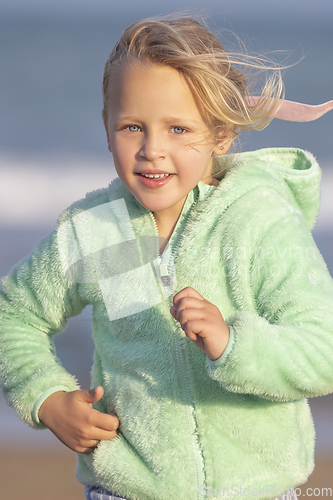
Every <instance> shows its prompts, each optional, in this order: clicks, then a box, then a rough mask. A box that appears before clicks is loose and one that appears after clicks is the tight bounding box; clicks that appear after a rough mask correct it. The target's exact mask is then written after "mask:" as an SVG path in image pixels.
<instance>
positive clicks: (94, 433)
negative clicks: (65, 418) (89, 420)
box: [86, 427, 118, 446]
mask: <svg viewBox="0 0 333 500" xmlns="http://www.w3.org/2000/svg"><path fill="white" fill-rule="evenodd" d="M89 434H90V436H89V438H90V440H92V441H109V440H110V439H114V438H115V437H116V436H117V435H118V433H117V431H116V430H113V431H106V430H105V429H100V428H99V427H94V428H93V429H91V431H90V433H89ZM86 444H87V446H91V445H90V443H86Z"/></svg>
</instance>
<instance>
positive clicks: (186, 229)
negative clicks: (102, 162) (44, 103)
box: [0, 19, 333, 500]
mask: <svg viewBox="0 0 333 500" xmlns="http://www.w3.org/2000/svg"><path fill="white" fill-rule="evenodd" d="M248 64H250V65H252V66H253V64H254V63H253V62H251V61H250V62H249V63H248ZM103 84H104V85H103V91H104V110H103V117H104V123H105V128H106V132H107V139H108V146H109V150H110V151H111V152H112V155H113V158H114V163H115V167H116V170H117V172H118V175H119V178H117V179H116V180H115V181H114V182H112V183H111V185H110V186H109V187H108V188H106V189H102V190H100V191H96V192H92V193H90V194H88V195H87V197H86V198H85V199H84V200H81V201H79V202H76V203H74V204H73V205H72V206H71V207H70V208H69V209H68V210H67V211H66V212H65V213H64V214H62V216H61V217H60V219H59V222H58V225H57V227H56V229H55V231H54V233H53V234H51V235H50V236H49V237H48V238H45V239H44V240H43V241H42V242H41V243H40V244H39V245H38V246H37V247H36V249H35V250H34V252H33V253H32V254H31V256H30V257H28V258H27V259H25V260H23V261H21V262H20V263H19V264H18V266H17V267H16V268H14V269H13V270H12V272H11V274H10V275H9V277H8V278H7V279H6V280H4V281H3V287H2V294H1V297H0V333H1V376H2V387H3V393H4V396H5V398H6V400H7V402H8V403H9V404H10V405H12V406H14V407H15V408H16V410H17V412H18V414H19V416H20V417H21V418H22V419H23V420H24V421H26V422H27V423H28V424H29V425H31V426H33V427H35V428H44V427H45V426H46V427H48V428H49V429H51V431H52V432H53V433H54V434H55V435H56V436H57V437H58V438H59V439H60V440H61V441H62V442H63V443H64V444H66V445H67V446H68V447H70V448H71V449H73V450H75V451H76V452H78V466H77V478H78V480H79V481H80V482H82V483H83V484H85V485H86V489H85V495H86V498H87V499H90V500H95V499H112V498H126V499H130V500H170V499H173V500H178V499H182V500H194V499H198V498H201V497H205V496H209V497H211V498H220V497H222V496H226V497H228V496H243V495H244V496H247V497H250V498H256V499H265V498H275V497H281V496H282V495H286V494H287V492H288V490H290V491H289V495H290V496H291V497H292V496H293V493H292V490H291V489H292V487H296V486H298V485H300V484H301V483H303V482H305V481H306V479H307V477H308V476H309V474H310V473H311V471H312V469H313V450H314V429H313V423H312V419H311V414H310V410H309V406H308V403H307V400H306V399H305V398H307V397H311V396H318V395H320V394H327V393H329V392H331V391H332V390H333V365H332V361H331V360H332V357H333V326H332V325H333V311H332V299H333V283H332V280H331V278H330V276H329V273H328V271H327V269H326V266H325V263H324V262H323V260H322V257H321V255H320V253H319V251H318V250H317V248H316V246H315V244H314V242H313V240H312V237H311V233H310V228H311V227H312V226H313V223H314V220H315V217H316V215H317V211H318V202H319V180H320V170H319V167H318V165H317V163H316V161H315V160H314V158H313V157H312V156H311V155H310V154H309V153H305V152H303V151H300V150H294V149H273V150H260V151H256V152H251V153H245V154H240V155H234V156H230V155H228V159H227V160H226V161H225V162H224V161H223V160H224V159H225V158H227V157H225V158H223V155H225V153H226V152H227V151H228V149H229V147H230V145H231V144H232V142H233V139H234V138H235V136H236V135H237V134H238V133H239V132H240V131H241V130H242V129H244V128H258V129H259V128H261V127H263V126H265V125H266V124H267V123H268V122H269V121H270V120H271V119H272V117H273V116H274V115H275V114H276V113H278V112H279V113H280V116H282V113H286V109H287V112H288V107H286V106H285V105H284V107H281V109H280V110H279V108H278V99H279V97H280V96H281V94H282V84H281V80H280V78H279V76H278V77H277V80H275V81H273V80H268V83H267V85H266V86H265V88H264V90H263V93H262V95H261V97H259V98H254V97H252V96H251V93H250V90H249V88H248V87H247V84H246V81H245V78H244V75H243V73H242V72H240V71H239V70H237V69H236V68H235V67H234V66H233V65H232V64H231V62H230V58H229V57H228V56H227V54H226V53H225V52H224V50H223V48H222V46H221V45H220V43H219V42H218V40H217V39H216V38H215V37H214V36H213V35H212V34H211V33H210V32H209V31H207V29H206V28H204V27H203V26H201V25H200V24H199V23H197V22H195V21H192V20H189V19H176V20H173V21H170V20H167V21H166V20H160V21H159V20H148V21H142V22H139V23H136V24H134V25H132V26H130V27H129V28H128V29H127V30H125V32H124V34H123V36H122V38H121V40H120V41H119V42H118V43H117V45H116V47H115V48H114V50H113V52H112V54H111V55H110V58H109V60H108V62H107V64H106V68H105V74H104V81H103ZM295 109H296V112H298V110H299V108H298V107H297V106H296V107H295ZM304 110H305V111H307V108H304V109H303V108H300V113H301V115H302V113H303V111H304ZM303 115H304V113H303ZM303 115H302V116H300V117H298V119H303V118H304V116H303ZM283 117H284V118H288V115H283ZM305 118H306V117H305ZM305 118H304V119H305ZM225 165H227V166H228V168H227V171H226V168H225ZM87 304H92V305H93V337H94V342H95V359H94V365H93V368H92V387H93V389H92V390H90V391H87V390H80V389H79V387H78V386H77V383H76V380H75V379H74V377H72V376H71V375H70V374H69V373H67V372H66V371H65V370H64V369H63V368H62V366H61V365H60V363H59V361H58V359H57V358H56V356H55V352H54V348H53V343H52V335H53V334H55V333H57V332H59V331H61V330H63V329H64V328H65V326H66V320H67V318H69V317H71V316H74V315H77V314H79V313H80V312H81V311H82V309H83V308H84V307H85V306H86V305H87Z"/></svg>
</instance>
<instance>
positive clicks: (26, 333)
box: [0, 231, 86, 428]
mask: <svg viewBox="0 0 333 500" xmlns="http://www.w3.org/2000/svg"><path fill="white" fill-rule="evenodd" d="M85 306H86V303H85V302H84V301H83V300H81V299H80V297H79V294H78V285H77V284H75V283H71V282H69V281H67V280H66V279H65V278H64V275H63V272H62V267H61V262H60V258H59V252H58V245H57V234H56V231H55V232H54V233H52V234H51V235H50V236H49V237H47V238H45V239H43V240H42V241H41V242H40V243H39V244H38V245H37V247H36V248H35V250H34V251H33V252H32V254H31V255H30V256H29V257H27V258H26V259H24V260H22V261H21V262H20V263H19V264H18V265H17V266H16V267H15V268H13V270H12V271H11V273H10V274H9V276H8V277H7V278H5V279H4V280H3V282H2V287H1V288H0V379H1V386H2V391H3V395H4V397H5V399H6V401H7V403H8V404H9V405H10V406H13V407H14V408H15V410H16V411H17V413H18V415H19V417H20V418H21V419H22V420H24V421H25V422H26V423H27V424H28V425H30V426H32V427H36V428H43V427H44V426H43V424H42V423H41V422H40V421H39V420H38V417H37V416H36V410H35V412H34V406H35V405H36V402H38V401H39V403H40V404H41V397H43V396H44V399H45V398H46V396H47V395H50V394H51V393H52V392H55V391H56V390H64V391H72V390H76V389H78V384H77V381H76V379H75V378H74V377H73V376H72V375H70V374H69V373H68V372H67V371H66V370H65V369H64V368H63V367H62V366H61V364H60V362H59V360H58V358H57V357H56V354H55V349H54V344H53V341H52V336H53V335H54V334H55V333H57V332H60V331H62V330H64V329H65V327H66V323H67V318H69V317H71V316H75V315H77V314H79V313H80V312H81V311H82V309H83V308H84V307H85ZM35 408H36V406H35Z"/></svg>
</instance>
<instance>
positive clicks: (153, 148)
mask: <svg viewBox="0 0 333 500" xmlns="http://www.w3.org/2000/svg"><path fill="white" fill-rule="evenodd" d="M139 154H140V156H141V157H142V158H144V159H146V160H148V161H154V160H158V159H163V158H165V156H166V152H165V147H164V143H163V139H162V137H160V135H159V134H147V135H145V136H144V138H143V142H142V145H141V148H140V151H139Z"/></svg>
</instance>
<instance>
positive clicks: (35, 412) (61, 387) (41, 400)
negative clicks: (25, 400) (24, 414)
mask: <svg viewBox="0 0 333 500" xmlns="http://www.w3.org/2000/svg"><path fill="white" fill-rule="evenodd" d="M59 391H63V392H70V391H71V389H69V388H68V387H66V386H65V385H58V386H55V387H51V389H48V390H47V391H45V392H43V393H42V394H41V395H40V396H39V398H38V399H37V401H36V403H35V404H34V407H33V409H32V419H33V421H34V422H36V424H38V425H43V423H42V422H41V421H40V420H39V417H38V412H39V408H40V407H41V406H42V404H43V403H44V401H45V400H46V399H47V398H48V397H49V396H51V394H53V393H55V392H59Z"/></svg>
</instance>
